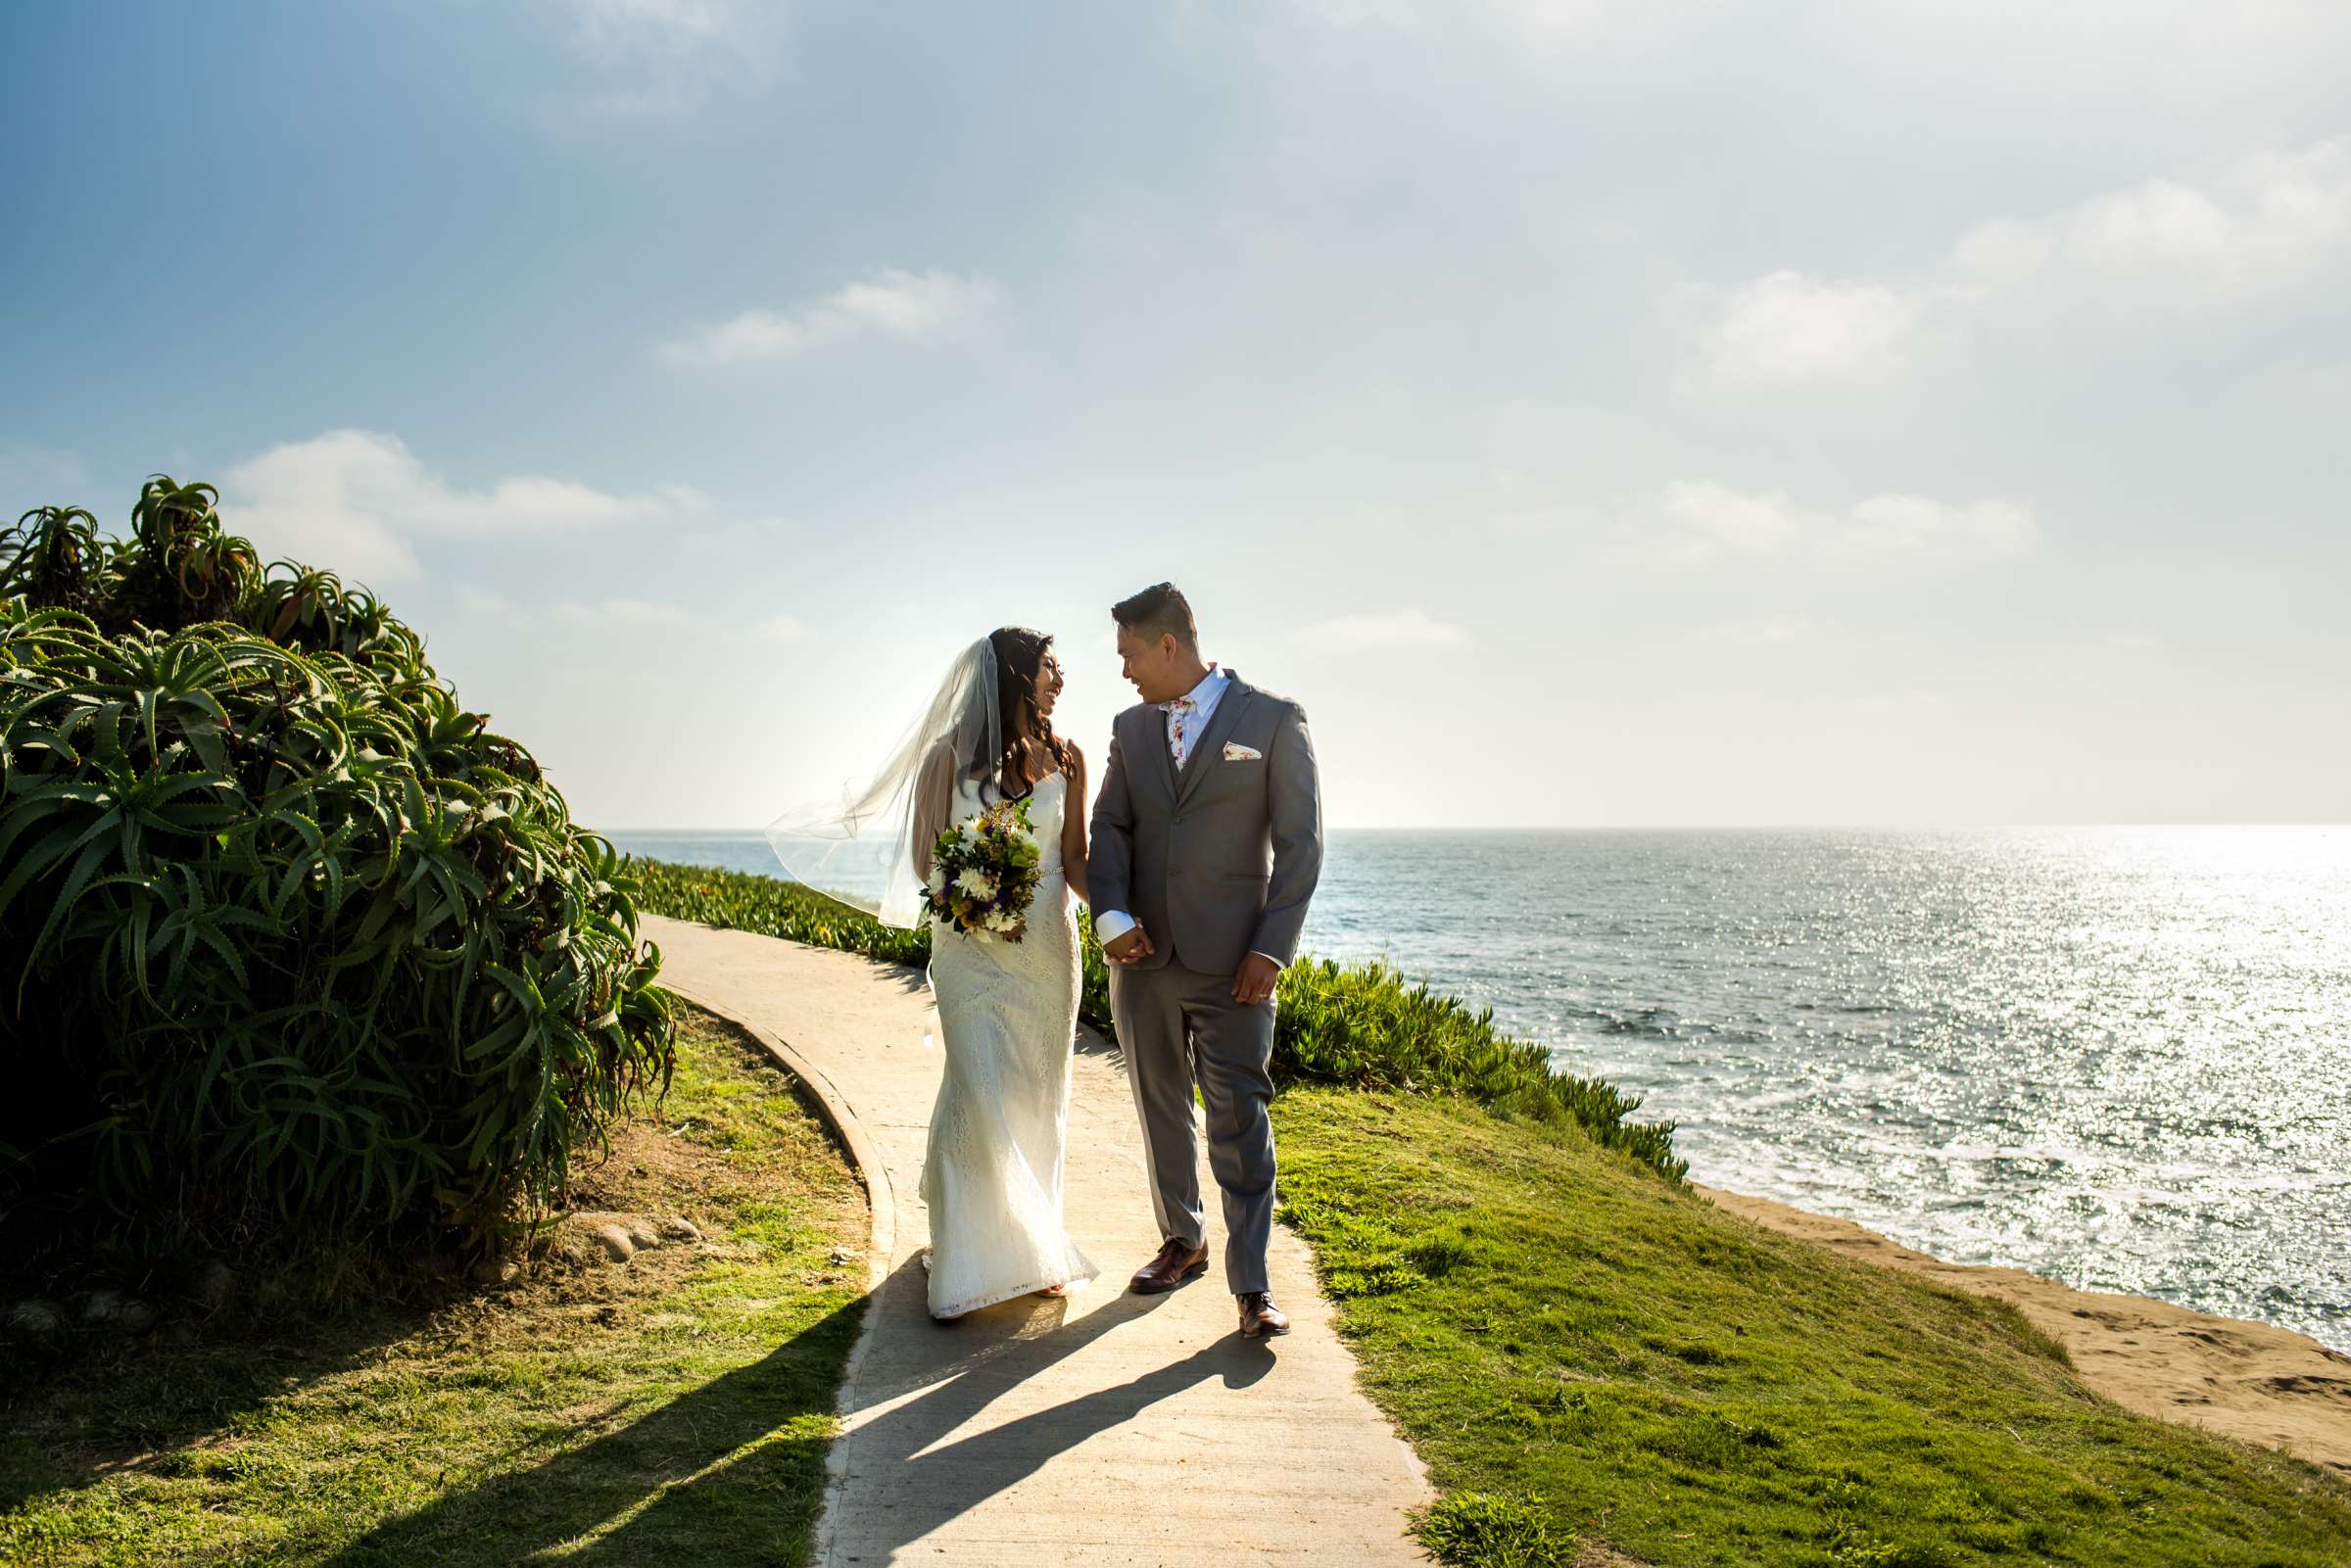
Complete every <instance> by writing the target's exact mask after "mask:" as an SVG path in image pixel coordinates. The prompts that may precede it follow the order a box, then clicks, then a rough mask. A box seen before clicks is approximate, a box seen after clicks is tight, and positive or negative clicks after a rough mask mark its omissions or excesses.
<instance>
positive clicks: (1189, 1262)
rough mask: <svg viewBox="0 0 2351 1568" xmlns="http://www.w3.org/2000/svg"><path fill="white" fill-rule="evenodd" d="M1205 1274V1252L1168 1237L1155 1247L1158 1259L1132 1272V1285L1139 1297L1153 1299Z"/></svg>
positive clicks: (1178, 1239)
mask: <svg viewBox="0 0 2351 1568" xmlns="http://www.w3.org/2000/svg"><path fill="white" fill-rule="evenodd" d="M1206 1272H1208V1249H1207V1248H1206V1247H1192V1246H1188V1245H1186V1244H1185V1243H1184V1241H1183V1240H1182V1238H1180V1237H1177V1236H1170V1237H1169V1238H1168V1239H1167V1240H1166V1241H1164V1242H1161V1243H1160V1244H1159V1256H1158V1257H1157V1258H1154V1259H1151V1261H1149V1262H1147V1263H1145V1264H1144V1265H1143V1266H1142V1267H1140V1268H1138V1269H1136V1270H1135V1271H1134V1279H1133V1281H1132V1285H1133V1288H1134V1289H1135V1290H1136V1291H1137V1292H1139V1293H1140V1294H1142V1295H1145V1296H1156V1295H1158V1294H1159V1293H1160V1292H1161V1291H1168V1290H1174V1289H1175V1288H1176V1286H1178V1285H1180V1284H1182V1283H1183V1282H1184V1281H1185V1280H1187V1279H1191V1278H1194V1277H1196V1276H1197V1275H1200V1274H1204V1273H1206Z"/></svg>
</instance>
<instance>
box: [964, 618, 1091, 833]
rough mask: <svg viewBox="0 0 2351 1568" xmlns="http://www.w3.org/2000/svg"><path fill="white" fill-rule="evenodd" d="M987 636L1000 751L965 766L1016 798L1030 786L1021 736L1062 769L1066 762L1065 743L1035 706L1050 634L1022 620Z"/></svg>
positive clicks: (1026, 793)
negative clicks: (993, 667) (1000, 735)
mask: <svg viewBox="0 0 2351 1568" xmlns="http://www.w3.org/2000/svg"><path fill="white" fill-rule="evenodd" d="M987 642H988V646H990V647H992V648H994V649H995V652H996V708H997V713H998V719H999V723H1000V724H1001V725H1002V729H1003V736H1004V751H1003V754H1002V755H1001V756H995V757H974V758H973V759H972V767H971V771H972V775H973V777H975V778H978V779H982V780H990V779H992V780H993V782H994V784H995V786H996V788H997V789H998V790H1000V791H1002V793H1003V795H1004V798H1005V799H1007V800H1020V799H1023V798H1025V797H1027V796H1028V794H1029V793H1030V791H1031V790H1032V789H1033V788H1035V785H1033V784H1031V783H1030V782H1029V776H1028V774H1027V772H1026V771H1024V770H1023V768H1022V767H1021V761H1022V756H1023V750H1022V745H1021V742H1022V741H1023V740H1024V739H1027V738H1029V737H1031V736H1033V737H1035V738H1036V739H1037V740H1038V741H1039V742H1041V743H1042V744H1043V746H1044V748H1045V750H1046V752H1047V753H1049V754H1050V755H1051V756H1052V758H1053V761H1054V763H1055V765H1056V766H1058V767H1059V768H1061V769H1062V770H1063V771H1064V772H1065V773H1066V772H1067V771H1068V770H1069V766H1070V747H1069V743H1068V742H1067V741H1065V740H1063V739H1062V738H1061V736H1057V735H1055V734H1054V733H1053V721H1052V720H1051V719H1048V718H1046V717H1045V716H1044V714H1042V713H1040V712H1038V711H1037V706H1036V683H1037V678H1038V677H1039V676H1040V675H1042V674H1043V672H1044V668H1045V649H1047V648H1049V647H1051V646H1052V645H1053V639H1052V638H1050V637H1048V636H1046V635H1045V634H1044V633H1042V632H1032V631H1031V630H1029V628H1027V627H1025V626H1002V627H998V628H997V629H996V630H995V631H993V632H990V633H988V634H987Z"/></svg>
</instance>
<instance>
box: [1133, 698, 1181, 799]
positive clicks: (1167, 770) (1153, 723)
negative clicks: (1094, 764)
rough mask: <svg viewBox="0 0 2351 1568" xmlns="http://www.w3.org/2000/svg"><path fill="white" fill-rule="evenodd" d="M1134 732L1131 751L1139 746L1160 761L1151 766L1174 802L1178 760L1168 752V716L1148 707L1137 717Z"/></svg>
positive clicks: (1161, 785)
mask: <svg viewBox="0 0 2351 1568" xmlns="http://www.w3.org/2000/svg"><path fill="white" fill-rule="evenodd" d="M1133 730H1134V733H1133V734H1132V735H1130V736H1128V737H1127V746H1128V750H1129V751H1131V750H1133V748H1134V747H1136V746H1138V745H1139V746H1142V747H1144V748H1145V749H1147V750H1148V751H1149V752H1150V753H1151V754H1152V755H1153V756H1154V757H1156V758H1158V759H1159V760H1158V761H1157V762H1156V763H1152V764H1150V765H1149V766H1150V767H1151V770H1152V772H1153V773H1154V774H1155V775H1156V776H1157V777H1158V779H1159V783H1160V787H1161V788H1162V789H1164V790H1166V791H1167V796H1168V798H1169V799H1170V800H1174V799H1175V798H1176V758H1175V757H1174V756H1173V755H1171V754H1170V753H1169V751H1168V716H1167V715H1166V714H1164V713H1162V712H1160V710H1159V709H1157V708H1155V707H1149V706H1146V707H1145V708H1143V709H1142V711H1141V712H1140V713H1138V714H1137V715H1136V716H1135V719H1134V723H1133Z"/></svg>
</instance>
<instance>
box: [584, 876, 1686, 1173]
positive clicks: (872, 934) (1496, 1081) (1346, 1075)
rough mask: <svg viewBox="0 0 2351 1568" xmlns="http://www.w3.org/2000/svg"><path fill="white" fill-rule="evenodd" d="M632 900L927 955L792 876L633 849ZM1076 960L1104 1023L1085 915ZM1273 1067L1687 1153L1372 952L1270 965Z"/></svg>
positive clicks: (1616, 1096)
mask: <svg viewBox="0 0 2351 1568" xmlns="http://www.w3.org/2000/svg"><path fill="white" fill-rule="evenodd" d="M629 870H630V872H631V874H632V875H634V876H635V877H636V879H637V881H638V887H639V892H638V905H639V907H640V908H642V909H645V910H648V911H650V912H651V913H653V914H656V915H668V916H672V917H674V918H676V919H679V920H691V921H699V922H700V923H702V924H703V925H705V926H715V927H721V928H723V929H734V930H746V931H758V932H761V933H763V934H765V935H769V936H782V937H786V938H788V939H790V940H792V941H795V942H807V943H810V944H812V945H814V946H818V947H835V948H840V949H842V950H844V951H847V952H852V953H863V954H866V955H867V956H868V957H871V958H880V959H887V960H888V961H890V962H892V963H898V964H916V965H925V964H928V963H930V961H931V940H930V933H929V931H928V930H927V929H917V930H912V931H903V930H894V929H891V928H890V927H886V926H883V925H882V924H880V923H879V922H877V921H875V920H874V919H873V918H872V917H871V916H868V915H864V914H861V913H859V912H858V911H856V910H854V909H851V908H849V907H848V906H847V905H845V904H841V903H839V902H837V901H836V900H834V899H831V898H827V897H826V896H825V895H824V894H822V893H819V892H815V891H812V890H811V889H809V888H806V887H803V886H801V885H799V884H798V883H796V882H788V881H784V880H781V879H777V878H773V877H756V876H751V875H749V874H746V873H744V872H735V871H722V870H719V869H718V868H716V867H710V866H677V865H670V864H667V863H665V862H662V861H655V860H639V859H636V858H634V857H631V859H630V861H629ZM1079 935H1080V963H1081V965H1082V968H1083V974H1082V976H1081V985H1080V993H1079V994H1080V1003H1079V1015H1080V1017H1081V1018H1083V1019H1084V1020H1085V1022H1087V1023H1089V1024H1091V1025H1092V1026H1093V1027H1095V1028H1097V1029H1100V1030H1101V1031H1102V1032H1103V1033H1105V1034H1108V1033H1109V1032H1111V1022H1110V971H1109V967H1108V965H1107V964H1105V963H1104V961H1103V958H1102V948H1101V944H1099V943H1098V942H1096V941H1095V940H1094V927H1093V921H1092V920H1091V918H1090V917H1087V916H1084V915H1083V914H1082V913H1081V915H1080V921H1079ZM1273 1075H1274V1078H1275V1080H1276V1081H1277V1082H1279V1083H1284V1084H1288V1083H1301V1082H1305V1083H1336V1084H1345V1085H1349V1086H1351V1087H1355V1088H1398V1089H1410V1090H1413V1091H1415V1092H1419V1093H1432V1094H1446V1095H1459V1096H1462V1097H1463V1098H1466V1099H1470V1100H1474V1101H1477V1102H1478V1103H1479V1104H1481V1105H1486V1106H1491V1107H1493V1108H1494V1109H1495V1110H1497V1111H1500V1112H1503V1113H1505V1114H1507V1115H1509V1116H1511V1117H1524V1118H1527V1119H1531V1120H1536V1121H1543V1122H1549V1123H1554V1124H1557V1123H1563V1122H1573V1123H1575V1124H1576V1125H1578V1126H1580V1127H1582V1128H1583V1129H1584V1131H1585V1132H1587V1133H1588V1134H1590V1135H1591V1136H1592V1137H1593V1138H1594V1139H1596V1140H1598V1141H1599V1142H1601V1143H1603V1144H1605V1145H1607V1147H1609V1148H1612V1149H1621V1150H1623V1151H1624V1152H1625V1153H1627V1154H1629V1155H1631V1156H1632V1157H1633V1158H1634V1159H1636V1160H1638V1161H1640V1162H1641V1163H1642V1164H1646V1165H1648V1166H1649V1167H1650V1168H1651V1169H1653V1170H1655V1172H1656V1173H1657V1174H1659V1175H1661V1176H1663V1177H1664V1178H1666V1179H1667V1180H1668V1181H1672V1182H1676V1183H1678V1182H1679V1181H1680V1180H1681V1179H1682V1176H1683V1175H1684V1173H1685V1172H1686V1171H1687V1170H1688V1168H1689V1167H1688V1164H1686V1163H1685V1162H1684V1161H1682V1160H1680V1159H1678V1158H1676V1157H1675V1155H1674V1152H1673V1124H1672V1123H1671V1122H1657V1121H1635V1120H1633V1119H1631V1118H1632V1114H1633V1113H1634V1112H1635V1111H1636V1110H1638V1109H1639V1108H1640V1105H1641V1102H1640V1100H1639V1099H1638V1098H1636V1097H1634V1096H1631V1095H1627V1094H1623V1093H1620V1092H1619V1091H1618V1090H1617V1089H1616V1088H1615V1087H1614V1086H1612V1085H1610V1084H1607V1083H1603V1082H1601V1081H1600V1080H1598V1079H1596V1078H1579V1077H1576V1076H1574V1075H1573V1074H1571V1073H1566V1072H1560V1071H1558V1070H1556V1069H1554V1068H1553V1067H1552V1065H1551V1055H1550V1053H1549V1052H1548V1051H1546V1050H1545V1049H1544V1048H1543V1047H1542V1046H1540V1045H1537V1044H1535V1043H1533V1042H1531V1041H1527V1040H1517V1039H1512V1038H1511V1036H1509V1035H1507V1034H1504V1033H1502V1032H1501V1031H1500V1030H1499V1029H1497V1028H1495V1026H1494V1014H1493V1010H1492V1009H1490V1008H1488V1009H1484V1010H1472V1009H1470V1008H1468V1007H1466V1006H1464V1005H1463V1003H1461V1002H1460V1001H1459V1000H1457V999H1455V998H1453V997H1450V996H1445V995H1441V994H1438V993H1436V992H1432V991H1431V990H1429V988H1428V987H1427V986H1426V985H1417V984H1414V983H1412V982H1411V981H1408V980H1406V979H1405V978H1404V976H1403V975H1402V974H1398V973H1397V972H1396V971H1395V970H1394V969H1392V968H1390V967H1388V966H1387V965H1384V964H1354V965H1340V964H1335V963H1332V962H1330V961H1328V960H1322V961H1319V962H1318V961H1316V960H1313V959H1302V960H1301V961H1299V962H1298V963H1297V964H1295V965H1292V966H1291V967H1290V968H1289V969H1288V970H1287V971H1285V972H1284V973H1283V974H1282V977H1281V1005H1280V1009H1279V1012H1278V1014H1277V1015H1276V1022H1275V1024H1274V1039H1273Z"/></svg>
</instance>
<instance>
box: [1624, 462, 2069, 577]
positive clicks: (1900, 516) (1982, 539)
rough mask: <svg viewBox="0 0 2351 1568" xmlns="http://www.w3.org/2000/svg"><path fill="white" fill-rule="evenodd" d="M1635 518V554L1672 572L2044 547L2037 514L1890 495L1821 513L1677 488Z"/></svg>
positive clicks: (2002, 505)
mask: <svg viewBox="0 0 2351 1568" xmlns="http://www.w3.org/2000/svg"><path fill="white" fill-rule="evenodd" d="M1635 510H1636V515H1635V518H1634V522H1633V527H1634V529H1635V530H1636V532H1637V534H1638V536H1639V539H1640V543H1639V544H1638V546H1635V553H1636V554H1637V555H1639V556H1641V557H1643V558H1645V559H1647V560H1649V561H1651V562H1653V563H1655V564H1660V565H1668V566H1704V565H1710V564H1712V563H1715V562H1718V561H1724V560H1737V559H1743V558H1744V559H1753V558H1758V557H1766V556H1787V557H1797V558H1802V559H1809V560H1816V561H1829V562H1843V563H1867V562H1873V561H1898V560H1920V559H1946V560H1970V559H1974V560H1981V559H2014V558H2017V557H2020V556H2025V555H2029V554H2031V553H2033V551H2034V550H2035V549H2036V548H2038V547H2039V528H2038V526H2037V525H2036V524H2035V522H2034V519H2033V513H2032V509H2031V508H2030V507H2028V506H2024V505H2021V504H2018V503H2017V502H2014V501H2006V500H1982V501H1976V502H1973V503H1970V504H1967V505H1952V504H1949V503H1947V502H1943V501H1937V500H1930V499H1927V498H1926V497H1923V496H1904V495H1891V494H1890V495H1880V496H1872V497H1869V498H1868V499H1864V500H1860V501H1856V502H1854V503H1853V504H1852V505H1850V506H1848V507H1847V508H1846V509H1845V510H1844V511H1842V512H1824V511H1817V510H1813V509H1810V508H1807V507H1804V506H1800V505H1799V504H1798V503H1797V502H1796V501H1794V500H1792V499H1790V498H1789V496H1788V494H1787V493H1786V492H1785V491H1778V490H1772V491H1760V492H1753V493H1750V492H1746V491H1739V490H1733V489H1731V488H1730V487H1729V486H1727V485H1720V484H1716V483H1714V482H1713V481H1711V480H1676V481H1675V482H1673V483H1672V484H1669V485H1667V486H1665V487H1664V488H1663V489H1662V490H1660V491H1659V492H1658V493H1657V494H1656V496H1655V498H1653V499H1651V500H1649V501H1648V502H1646V503H1644V504H1642V505H1640V506H1639V507H1637V508H1636V509H1635Z"/></svg>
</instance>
